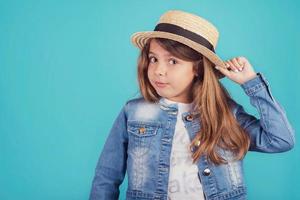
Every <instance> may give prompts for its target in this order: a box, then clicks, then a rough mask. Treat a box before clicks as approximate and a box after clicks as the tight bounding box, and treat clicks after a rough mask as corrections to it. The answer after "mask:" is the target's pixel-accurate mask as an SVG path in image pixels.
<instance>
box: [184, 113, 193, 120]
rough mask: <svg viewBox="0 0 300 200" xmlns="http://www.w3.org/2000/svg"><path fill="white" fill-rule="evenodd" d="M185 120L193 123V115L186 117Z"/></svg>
mask: <svg viewBox="0 0 300 200" xmlns="http://www.w3.org/2000/svg"><path fill="white" fill-rule="evenodd" d="M185 119H186V120H187V121H189V122H190V121H193V115H192V114H190V115H187V116H186V117H185Z"/></svg>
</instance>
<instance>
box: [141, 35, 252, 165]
mask: <svg viewBox="0 0 300 200" xmlns="http://www.w3.org/2000/svg"><path fill="white" fill-rule="evenodd" d="M151 40H152V39H149V40H148V41H147V43H146V44H145V46H144V48H143V49H142V50H141V52H140V55H139V58H138V82H139V88H140V92H141V95H142V96H143V97H144V99H145V100H146V101H149V102H157V101H158V100H159V98H160V96H159V95H158V94H157V93H156V91H155V89H154V88H153V86H152V85H151V84H150V81H149V79H148V75H147V71H148V65H149V59H148V53H149V50H150V41H151ZM155 40H156V41H157V42H158V44H159V45H160V46H161V47H162V48H164V49H165V50H167V51H168V52H170V53H171V54H172V55H174V56H175V57H177V58H180V59H182V60H186V61H190V62H193V63H194V70H196V72H197V76H195V78H194V80H193V86H192V89H191V94H190V95H191V97H192V99H193V102H194V103H195V105H196V106H195V109H196V110H198V111H199V113H200V121H201V129H200V131H199V132H198V133H197V134H196V136H195V138H194V139H193V140H192V142H191V144H190V147H197V146H195V144H196V142H197V141H198V140H199V141H200V142H201V143H200V146H198V148H197V149H196V150H195V151H194V153H193V155H192V157H193V161H194V162H196V161H197V160H198V159H199V157H200V156H202V155H204V154H206V155H207V158H208V159H209V161H212V162H213V163H215V164H221V163H226V160H225V159H224V158H223V157H222V156H221V155H220V154H219V152H218V148H219V147H221V148H222V149H225V150H229V151H230V152H232V153H234V157H235V158H236V159H237V160H240V159H242V158H243V157H244V156H245V154H246V153H247V151H248V148H249V145H250V139H249V136H248V134H247V133H246V132H245V130H244V129H243V128H242V127H241V126H240V125H239V123H238V122H237V120H236V119H235V117H234V115H233V113H232V111H231V103H230V102H232V101H233V99H232V98H231V97H230V94H229V93H228V91H227V90H226V88H225V87H224V86H223V85H222V83H221V82H219V80H218V77H217V71H216V69H214V64H213V63H212V62H210V61H209V60H208V59H207V58H206V57H204V56H202V54H200V53H198V52H197V51H195V50H193V49H192V48H190V47H188V46H186V45H184V44H182V43H179V42H176V41H174V40H169V39H164V38H155Z"/></svg>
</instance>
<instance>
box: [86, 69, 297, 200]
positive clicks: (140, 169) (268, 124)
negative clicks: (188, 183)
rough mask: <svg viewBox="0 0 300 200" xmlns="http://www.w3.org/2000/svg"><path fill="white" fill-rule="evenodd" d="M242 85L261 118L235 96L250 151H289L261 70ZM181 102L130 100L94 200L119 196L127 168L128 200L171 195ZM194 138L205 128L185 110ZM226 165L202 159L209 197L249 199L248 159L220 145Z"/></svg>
mask: <svg viewBox="0 0 300 200" xmlns="http://www.w3.org/2000/svg"><path fill="white" fill-rule="evenodd" d="M257 75H258V76H257V77H255V78H253V79H251V80H249V81H247V82H245V83H244V84H241V87H242V88H243V90H244V91H245V93H246V94H247V95H248V96H249V98H250V103H251V105H253V106H254V107H255V108H256V109H257V110H258V112H259V114H260V119H257V118H255V117H254V116H252V115H250V114H248V113H246V112H245V110H244V109H243V107H242V106H241V105H240V104H238V103H236V102H235V101H233V102H232V103H233V106H232V112H233V113H234V116H235V118H236V119H237V121H238V122H239V124H240V125H241V126H242V127H243V128H244V129H245V130H246V131H247V132H248V133H249V135H250V140H251V142H250V148H249V150H250V151H258V152H268V153H277V152H284V151H288V150H290V149H292V148H293V146H294V143H295V136H294V129H293V128H292V127H291V125H290V123H289V121H288V119H287V116H286V113H285V111H284V109H283V108H282V107H281V106H280V105H279V103H278V102H277V101H276V100H275V99H274V97H273V96H272V94H271V91H270V87H269V83H268V81H267V80H266V78H265V77H264V76H263V74H262V73H257ZM177 111H178V110H177V105H176V104H170V105H167V104H166V103H164V101H162V99H160V101H159V102H158V103H148V102H146V101H145V100H144V99H143V98H136V99H132V100H129V101H127V102H126V104H125V106H124V107H123V108H122V110H121V112H120V113H119V115H118V117H117V118H116V120H115V122H114V124H113V126H112V128H111V130H110V133H109V136H108V138H107V139H106V142H105V145H104V148H103V150H102V152H101V155H100V157H99V160H98V163H97V166H96V169H95V176H94V179H93V183H92V188H91V193H90V199H91V200H96V199H97V200H100V199H101V200H102V199H103V200H108V199H118V197H119V186H120V184H121V183H122V182H123V179H124V176H125V173H126V170H127V175H128V189H127V192H126V199H128V200H130V199H162V200H166V199H167V193H168V178H169V167H170V153H171V148H172V137H173V134H174V129H175V124H176V120H177ZM182 119H183V121H184V124H185V127H186V129H187V132H188V134H189V137H190V139H191V140H192V139H193V138H194V136H195V134H196V133H197V132H198V131H199V130H200V127H201V124H200V122H199V121H200V120H199V113H198V112H192V111H191V112H186V113H183V114H182ZM219 153H220V155H221V156H222V157H223V158H225V159H226V160H227V163H226V164H221V165H215V164H213V163H211V162H208V159H207V157H206V156H205V155H203V156H201V157H200V159H199V160H198V162H197V166H198V170H199V171H198V177H199V181H200V182H201V184H202V188H203V193H204V197H205V199H207V200H216V199H236V200H237V199H238V200H240V199H246V194H247V188H246V185H245V180H244V176H243V160H234V159H233V154H232V153H231V152H229V151H227V150H222V149H220V150H219Z"/></svg>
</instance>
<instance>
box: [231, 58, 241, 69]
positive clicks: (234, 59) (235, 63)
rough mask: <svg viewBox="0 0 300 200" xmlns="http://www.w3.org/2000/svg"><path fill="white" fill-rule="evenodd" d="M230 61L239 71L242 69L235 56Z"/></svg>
mask: <svg viewBox="0 0 300 200" xmlns="http://www.w3.org/2000/svg"><path fill="white" fill-rule="evenodd" d="M231 62H232V63H233V64H234V65H235V67H236V68H237V69H238V70H239V71H242V66H241V65H240V64H239V63H238V61H237V59H236V58H233V59H232V60H231Z"/></svg>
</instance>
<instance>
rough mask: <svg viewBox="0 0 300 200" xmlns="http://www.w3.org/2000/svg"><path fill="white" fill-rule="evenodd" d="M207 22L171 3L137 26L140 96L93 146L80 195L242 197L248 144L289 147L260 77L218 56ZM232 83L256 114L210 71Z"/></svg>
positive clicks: (288, 135) (279, 111)
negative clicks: (96, 150) (94, 160)
mask: <svg viewBox="0 0 300 200" xmlns="http://www.w3.org/2000/svg"><path fill="white" fill-rule="evenodd" d="M217 40H218V31H217V29H216V28H215V27H214V26H213V25H212V24H211V23H210V22H208V21H207V20H205V19H203V18H201V17H199V16H197V15H194V14H191V13H186V12H183V11H178V10H172V11H168V12H166V13H165V14H164V15H162V16H161V18H160V20H159V22H158V24H157V26H156V27H155V29H154V31H149V32H138V33H135V34H134V35H133V36H132V42H133V43H134V44H135V45H136V46H137V47H139V48H140V49H141V54H140V56H139V59H138V81H139V87H140V92H141V95H142V97H140V98H136V99H132V100H129V101H127V102H126V104H125V105H124V107H123V108H122V110H121V112H120V113H119V115H118V117H117V119H116V120H115V122H114V125H113V127H112V129H111V131H110V134H109V136H108V138H107V140H106V143H105V145H104V148H103V150H102V153H101V155H100V158H99V161H98V164H97V167H96V170H95V177H94V179H93V184H92V189H91V194H90V199H105V200H107V199H118V196H119V185H120V184H121V183H122V181H123V179H124V176H125V172H126V171H127V175H128V189H127V193H126V198H127V199H172V200H173V199H180V200H183V199H191V200H194V199H195V200H196V199H197V200H201V199H207V200H209V199H246V186H245V181H244V177H243V158H244V156H245V154H246V153H247V151H248V150H250V151H258V152H268V153H277V152H284V151H288V150H290V149H292V148H293V146H294V142H295V138H294V130H293V129H292V127H291V125H290V123H289V122H288V119H287V116H286V114H285V111H284V109H283V108H282V107H281V106H280V105H279V103H278V102H277V101H276V100H275V99H274V97H273V96H272V94H271V91H270V87H269V83H268V81H267V80H266V78H265V77H264V76H263V74H261V73H256V72H255V71H254V69H253V67H252V66H251V64H250V63H249V61H248V60H247V59H246V58H245V57H237V58H232V59H230V60H228V61H226V62H223V61H222V60H221V59H220V58H219V57H218V56H217V55H216V54H215V48H216V44H217ZM225 76H226V77H228V78H229V79H230V80H232V81H234V82H236V83H237V84H239V85H241V87H242V88H243V90H244V92H245V93H246V94H247V95H248V96H249V98H250V103H251V104H252V105H253V106H254V107H255V108H257V110H258V112H259V114H260V119H256V118H255V117H254V116H252V115H250V114H248V113H246V112H245V111H244V109H243V107H242V106H241V105H240V104H238V103H237V102H235V101H234V100H233V99H232V98H231V97H230V95H229V93H228V92H227V91H226V89H225V88H224V87H223V85H222V84H221V83H220V82H219V80H218V79H221V78H223V77H225Z"/></svg>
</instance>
